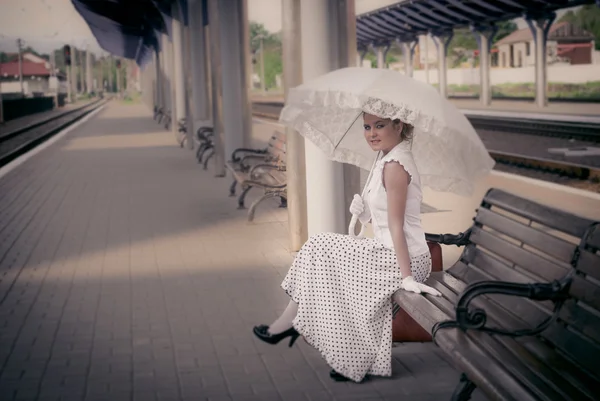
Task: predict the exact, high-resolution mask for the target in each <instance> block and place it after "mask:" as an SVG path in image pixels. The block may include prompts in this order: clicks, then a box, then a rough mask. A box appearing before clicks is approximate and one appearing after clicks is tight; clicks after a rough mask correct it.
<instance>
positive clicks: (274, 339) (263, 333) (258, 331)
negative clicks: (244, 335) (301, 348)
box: [252, 324, 300, 347]
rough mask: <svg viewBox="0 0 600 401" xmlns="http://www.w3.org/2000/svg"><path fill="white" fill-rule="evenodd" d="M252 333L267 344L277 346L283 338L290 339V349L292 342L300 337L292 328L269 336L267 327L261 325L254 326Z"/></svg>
mask: <svg viewBox="0 0 600 401" xmlns="http://www.w3.org/2000/svg"><path fill="white" fill-rule="evenodd" d="M252 331H253V332H254V335H255V336H256V337H258V338H259V339H260V340H262V341H264V342H266V343H269V344H277V343H278V342H279V341H281V340H283V339H284V338H286V337H291V338H290V347H291V346H292V345H294V342H296V340H297V339H298V337H300V333H298V332H297V331H296V329H294V328H293V327H292V328H289V329H287V330H286V331H284V332H281V333H279V334H271V333H269V326H267V325H264V324H261V325H260V326H254V329H253V330H252Z"/></svg>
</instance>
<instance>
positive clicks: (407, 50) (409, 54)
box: [401, 41, 417, 77]
mask: <svg viewBox="0 0 600 401" xmlns="http://www.w3.org/2000/svg"><path fill="white" fill-rule="evenodd" d="M401 43H402V55H403V56H404V74H405V75H406V76H408V77H412V76H413V60H414V46H415V45H416V44H417V42H416V41H413V42H401Z"/></svg>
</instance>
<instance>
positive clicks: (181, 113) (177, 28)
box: [171, 2, 186, 138]
mask: <svg viewBox="0 0 600 401" xmlns="http://www.w3.org/2000/svg"><path fill="white" fill-rule="evenodd" d="M171 12H172V14H173V16H174V18H173V20H172V26H171V27H172V30H173V71H172V73H171V77H172V80H173V89H172V92H173V93H174V96H175V98H174V100H175V102H174V110H173V111H172V112H171V131H173V133H174V134H175V137H176V138H180V136H181V134H180V133H179V132H178V131H179V120H181V119H183V118H185V115H186V112H185V69H184V62H183V58H184V54H183V28H184V27H183V16H182V13H181V12H180V10H179V3H178V2H174V3H173V5H172V8H171Z"/></svg>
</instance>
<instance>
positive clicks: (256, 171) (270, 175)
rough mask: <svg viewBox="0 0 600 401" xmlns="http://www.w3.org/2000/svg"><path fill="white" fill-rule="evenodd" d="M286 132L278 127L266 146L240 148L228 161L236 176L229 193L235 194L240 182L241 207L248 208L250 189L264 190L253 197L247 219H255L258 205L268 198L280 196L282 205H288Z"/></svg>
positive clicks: (239, 201)
mask: <svg viewBox="0 0 600 401" xmlns="http://www.w3.org/2000/svg"><path fill="white" fill-rule="evenodd" d="M285 146H286V145H285V136H284V134H282V133H281V132H278V131H275V132H274V133H273V135H272V136H271V138H270V139H269V142H268V143H267V146H266V147H265V148H264V149H249V148H239V149H236V150H235V151H233V153H232V155H231V160H229V161H228V162H227V163H226V167H227V169H228V170H229V171H230V172H231V174H232V176H233V182H232V184H231V186H230V187H229V196H235V192H236V186H237V185H238V184H239V185H240V187H241V188H242V192H241V194H240V196H239V197H238V208H239V209H244V208H245V205H244V204H245V199H246V195H247V194H248V192H249V191H250V190H251V189H252V188H255V187H258V188H262V189H263V190H264V194H263V195H262V196H261V197H260V198H259V199H257V200H256V201H254V202H253V203H252V205H251V206H250V208H249V210H248V221H252V220H253V219H254V213H255V210H256V207H257V206H258V205H259V204H260V203H261V202H262V201H264V200H265V199H269V198H274V197H279V198H280V199H281V203H280V206H281V207H287V192H286V190H287V181H286V174H285V171H286V170H285V152H286V148H285Z"/></svg>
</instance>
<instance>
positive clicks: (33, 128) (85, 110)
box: [0, 99, 109, 167]
mask: <svg viewBox="0 0 600 401" xmlns="http://www.w3.org/2000/svg"><path fill="white" fill-rule="evenodd" d="M108 100H109V99H97V100H95V101H93V102H91V103H87V104H85V105H83V106H81V107H78V108H76V109H72V110H69V111H66V112H64V113H61V114H59V115H55V116H52V117H50V118H47V119H44V120H42V121H36V122H34V123H32V124H28V125H26V126H23V127H19V128H17V129H15V130H12V131H9V132H5V133H2V134H0V167H2V166H4V165H6V164H8V163H10V162H11V161H13V160H14V159H16V158H17V157H19V156H21V155H23V154H25V153H27V152H28V151H30V150H31V149H33V148H35V147H36V146H38V145H40V144H41V143H43V142H44V141H46V140H48V139H49V138H51V137H52V136H53V135H55V134H57V133H58V132H60V131H61V130H63V129H64V128H66V127H68V126H69V125H71V124H73V123H75V122H76V121H78V120H80V119H82V118H83V117H85V116H86V115H88V114H89V113H91V112H92V111H94V110H95V109H97V108H98V107H100V106H102V105H103V104H105V103H106V102H107V101H108Z"/></svg>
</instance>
